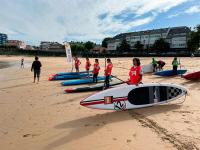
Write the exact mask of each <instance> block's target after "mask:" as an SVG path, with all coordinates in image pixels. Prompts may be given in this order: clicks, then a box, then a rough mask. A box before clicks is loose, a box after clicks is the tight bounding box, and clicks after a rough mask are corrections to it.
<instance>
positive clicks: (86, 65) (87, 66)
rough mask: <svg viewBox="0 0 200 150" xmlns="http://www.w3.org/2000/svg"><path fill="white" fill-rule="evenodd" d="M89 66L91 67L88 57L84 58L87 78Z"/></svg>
mask: <svg viewBox="0 0 200 150" xmlns="http://www.w3.org/2000/svg"><path fill="white" fill-rule="evenodd" d="M90 66H91V63H90V60H89V58H88V57H86V64H85V70H86V72H87V74H88V78H89V77H90Z"/></svg>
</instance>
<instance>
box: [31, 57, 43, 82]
mask: <svg viewBox="0 0 200 150" xmlns="http://www.w3.org/2000/svg"><path fill="white" fill-rule="evenodd" d="M41 67H42V64H41V62H40V61H39V58H38V57H37V56H36V57H35V61H34V62H33V63H32V67H31V72H32V71H34V81H33V83H35V79H36V77H37V81H38V82H39V80H40V68H41Z"/></svg>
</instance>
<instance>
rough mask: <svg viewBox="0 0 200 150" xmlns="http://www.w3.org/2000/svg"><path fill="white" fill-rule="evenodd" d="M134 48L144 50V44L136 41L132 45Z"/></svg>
mask: <svg viewBox="0 0 200 150" xmlns="http://www.w3.org/2000/svg"><path fill="white" fill-rule="evenodd" d="M134 48H135V49H136V50H139V51H143V50H144V45H143V44H142V43H141V42H140V41H137V42H136V44H135V45H134Z"/></svg>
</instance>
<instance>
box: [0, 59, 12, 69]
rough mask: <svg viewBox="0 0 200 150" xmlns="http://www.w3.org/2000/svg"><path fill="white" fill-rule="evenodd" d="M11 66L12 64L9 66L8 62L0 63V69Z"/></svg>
mask: <svg viewBox="0 0 200 150" xmlns="http://www.w3.org/2000/svg"><path fill="white" fill-rule="evenodd" d="M11 66H12V64H10V62H7V61H0V69H4V68H9V67H11Z"/></svg>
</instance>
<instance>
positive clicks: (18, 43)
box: [6, 40, 26, 49]
mask: <svg viewBox="0 0 200 150" xmlns="http://www.w3.org/2000/svg"><path fill="white" fill-rule="evenodd" d="M6 45H7V46H13V47H17V48H19V49H26V43H25V42H23V41H19V40H8V41H7V43H6Z"/></svg>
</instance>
